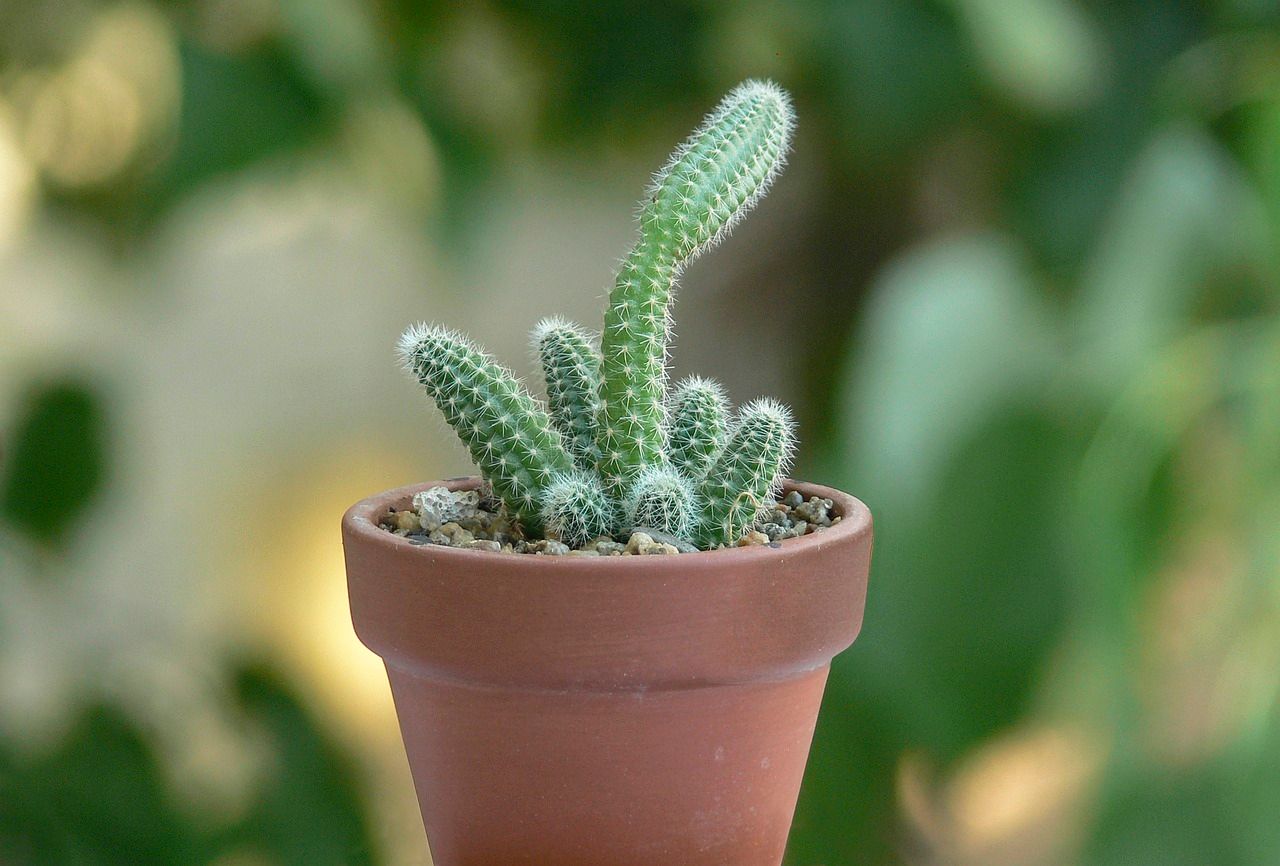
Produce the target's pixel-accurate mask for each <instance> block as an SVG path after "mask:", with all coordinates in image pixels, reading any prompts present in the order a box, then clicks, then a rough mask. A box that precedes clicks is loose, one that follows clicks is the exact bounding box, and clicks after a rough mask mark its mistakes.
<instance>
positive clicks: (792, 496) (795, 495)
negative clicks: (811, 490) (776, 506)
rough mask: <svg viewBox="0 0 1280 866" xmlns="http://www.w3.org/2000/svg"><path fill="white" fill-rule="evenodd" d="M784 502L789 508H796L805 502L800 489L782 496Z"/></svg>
mask: <svg viewBox="0 0 1280 866" xmlns="http://www.w3.org/2000/svg"><path fill="white" fill-rule="evenodd" d="M782 504H783V505H785V506H787V507H788V508H795V507H796V506H797V505H803V504H804V497H803V496H801V495H800V491H798V490H792V491H791V492H790V493H788V494H787V495H786V496H784V497H782Z"/></svg>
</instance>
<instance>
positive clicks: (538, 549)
mask: <svg viewBox="0 0 1280 866" xmlns="http://www.w3.org/2000/svg"><path fill="white" fill-rule="evenodd" d="M524 544H525V551H526V552H527V553H535V554H541V555H543V556H564V555H565V554H567V553H568V552H569V545H567V544H565V543H564V542H563V541H556V540H555V539H554V538H540V539H538V540H537V541H529V542H524Z"/></svg>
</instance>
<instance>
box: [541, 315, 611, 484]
mask: <svg viewBox="0 0 1280 866" xmlns="http://www.w3.org/2000/svg"><path fill="white" fill-rule="evenodd" d="M594 343H595V340H594V339H593V338H592V336H591V335H589V334H588V333H587V332H586V331H584V330H582V329H581V328H579V327H578V326H576V325H574V324H571V323H569V322H566V321H565V320H563V319H560V318H556V317H552V318H549V319H543V320H542V321H541V322H539V323H538V324H537V326H536V327H535V328H534V329H533V346H534V351H535V352H536V353H537V355H538V362H539V363H540V364H541V366H542V375H543V377H544V379H545V380H546V383H547V406H548V408H549V409H550V410H551V420H552V421H553V422H555V425H556V429H558V430H559V431H560V435H561V436H563V437H564V440H565V446H566V447H567V448H568V449H569V453H570V454H571V455H573V460H574V463H576V464H577V465H578V467H579V468H581V469H587V470H594V469H595V466H596V462H597V459H598V456H599V451H598V450H597V448H596V417H597V415H598V414H599V412H600V355H599V353H598V352H597V351H596V348H595V345H594Z"/></svg>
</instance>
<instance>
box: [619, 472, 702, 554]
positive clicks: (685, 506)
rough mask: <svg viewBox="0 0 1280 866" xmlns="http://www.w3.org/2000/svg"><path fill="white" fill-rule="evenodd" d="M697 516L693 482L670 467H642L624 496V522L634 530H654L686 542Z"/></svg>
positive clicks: (691, 532) (696, 498) (696, 501)
mask: <svg viewBox="0 0 1280 866" xmlns="http://www.w3.org/2000/svg"><path fill="white" fill-rule="evenodd" d="M697 514H698V494H697V491H696V489H695V484H694V482H692V481H690V480H689V479H688V478H685V477H684V476H683V475H681V474H680V473H679V472H677V471H675V470H674V469H672V468H670V467H666V466H647V467H645V468H644V469H643V470H642V471H641V472H640V475H639V477H637V478H636V480H635V482H634V483H633V484H632V485H631V490H630V492H629V494H628V496H627V503H626V516H627V521H628V522H629V524H630V525H631V526H632V527H634V528H645V529H657V530H660V531H661V532H665V533H667V534H668V535H674V536H676V537H677V538H682V539H689V538H691V537H692V535H693V529H694V526H695V524H696V522H697Z"/></svg>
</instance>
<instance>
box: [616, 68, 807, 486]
mask: <svg viewBox="0 0 1280 866" xmlns="http://www.w3.org/2000/svg"><path fill="white" fill-rule="evenodd" d="M793 125H794V120H793V113H792V109H791V103H790V100H789V99H788V98H787V96H786V94H785V93H784V92H783V91H781V90H780V89H778V88H777V87H775V86H773V85H772V84H768V83H761V82H757V81H748V82H745V83H743V84H741V85H739V86H738V87H736V88H735V89H734V90H733V91H732V92H731V93H730V94H729V95H728V96H726V97H725V98H724V100H723V101H721V103H720V105H719V106H718V107H717V108H716V109H715V111H713V112H712V113H711V114H710V115H709V116H708V117H707V119H706V120H705V121H703V123H702V125H701V126H700V127H698V129H697V130H695V131H694V133H693V134H692V135H691V136H689V138H688V139H686V140H685V142H684V143H683V144H681V145H680V146H679V147H678V148H677V149H676V151H675V152H674V153H673V154H672V155H671V158H670V159H669V160H668V161H667V164H666V165H665V166H663V168H662V169H661V170H659V171H658V173H657V174H656V175H654V178H653V184H652V186H651V187H650V189H649V195H648V197H647V198H646V200H645V201H644V203H643V205H642V207H641V211H640V239H639V240H638V241H637V243H636V245H635V247H634V248H633V249H632V250H631V253H630V255H628V256H627V258H626V260H625V261H624V262H623V264H622V267H621V268H620V270H619V272H618V278H617V280H616V282H615V283H614V287H613V292H612V294H611V295H610V297H609V309H608V311H607V312H606V313H605V324H604V333H603V335H602V338H601V347H600V351H601V355H602V356H603V383H602V388H601V394H602V397H603V399H604V412H603V413H602V417H601V422H600V427H599V429H598V431H597V439H598V442H599V446H600V473H601V475H603V476H604V478H605V481H606V482H607V483H608V484H609V485H610V487H611V488H613V489H615V490H616V489H618V488H621V487H622V486H624V485H625V484H626V482H628V481H630V480H632V479H634V478H635V476H636V475H637V473H639V471H640V469H641V468H642V467H644V466H648V465H652V464H655V463H658V462H661V459H662V453H663V445H664V443H663V435H662V434H663V427H662V422H663V414H664V413H663V390H664V387H665V376H664V369H665V363H666V354H667V340H668V331H669V328H670V322H669V318H670V310H669V307H670V302H671V291H672V287H673V286H674V284H675V281H676V279H677V277H678V276H679V275H680V272H681V271H682V270H683V269H684V267H685V265H687V264H688V263H689V261H691V260H692V259H693V258H694V257H695V256H697V255H698V254H699V253H701V252H702V251H703V250H705V249H706V248H707V247H708V246H710V245H712V244H714V243H715V242H716V241H718V240H719V239H720V238H721V237H722V236H723V235H724V234H725V233H726V232H728V231H729V229H730V228H731V227H732V226H733V224H734V223H735V222H737V220H738V219H739V218H741V217H742V215H743V214H745V213H746V212H747V211H748V210H750V209H751V208H752V207H753V206H754V205H755V203H756V201H757V200H758V199H759V198H760V196H761V195H763V194H764V192H765V190H766V189H768V187H769V185H770V184H771V183H772V182H773V179H774V177H775V176H776V175H777V173H778V171H779V170H780V169H781V168H782V164H783V161H784V158H785V156H786V151H787V147H788V144H789V142H790V139H791V130H792V126H793Z"/></svg>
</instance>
